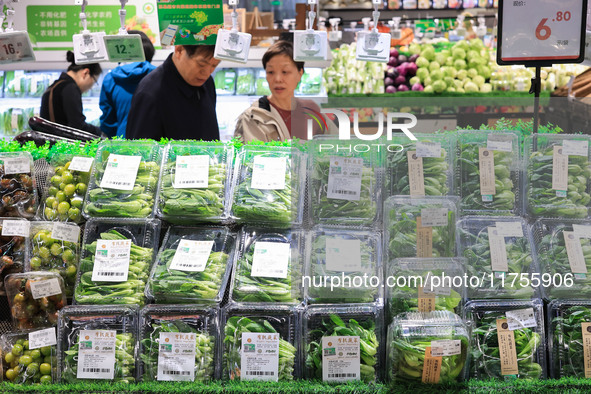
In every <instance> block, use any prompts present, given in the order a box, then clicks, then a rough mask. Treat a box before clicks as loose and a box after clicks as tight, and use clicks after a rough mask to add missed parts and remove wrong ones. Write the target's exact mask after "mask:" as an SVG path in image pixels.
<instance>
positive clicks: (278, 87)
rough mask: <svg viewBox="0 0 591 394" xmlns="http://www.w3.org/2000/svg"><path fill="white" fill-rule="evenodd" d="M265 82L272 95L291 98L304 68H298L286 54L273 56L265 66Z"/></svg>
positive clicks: (279, 97)
mask: <svg viewBox="0 0 591 394" xmlns="http://www.w3.org/2000/svg"><path fill="white" fill-rule="evenodd" d="M265 71H266V73H267V82H268V83H269V89H270V90H271V94H272V95H273V97H275V98H278V99H291V98H293V96H294V91H295V89H296V87H297V86H298V83H299V82H300V79H302V74H303V73H304V70H298V68H297V66H296V65H295V63H294V62H293V60H292V59H291V58H290V57H289V56H287V55H276V56H273V57H272V58H271V59H270V60H269V61H268V62H267V67H266V68H265Z"/></svg>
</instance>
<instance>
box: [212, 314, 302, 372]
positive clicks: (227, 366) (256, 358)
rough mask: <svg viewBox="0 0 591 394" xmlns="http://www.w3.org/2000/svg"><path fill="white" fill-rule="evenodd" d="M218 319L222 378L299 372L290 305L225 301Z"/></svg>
mask: <svg viewBox="0 0 591 394" xmlns="http://www.w3.org/2000/svg"><path fill="white" fill-rule="evenodd" d="M221 322H222V323H221V326H222V329H223V330H224V331H223V332H224V339H223V348H222V352H223V357H222V379H224V380H228V379H229V380H268V381H290V380H293V379H295V378H298V377H299V376H300V371H299V363H298V362H296V360H298V357H299V354H298V350H297V346H298V345H297V342H296V340H297V339H296V337H297V331H298V314H297V311H296V309H295V307H294V306H287V305H255V304H234V305H228V306H226V307H225V308H223V309H222V320H221ZM261 352H265V354H263V355H261Z"/></svg>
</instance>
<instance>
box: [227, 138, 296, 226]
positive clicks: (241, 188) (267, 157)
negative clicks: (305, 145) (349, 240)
mask: <svg viewBox="0 0 591 394" xmlns="http://www.w3.org/2000/svg"><path fill="white" fill-rule="evenodd" d="M235 163H236V166H235V168H234V179H233V182H232V183H233V187H232V195H233V204H232V216H233V217H234V218H235V219H236V221H238V222H240V223H248V224H266V225H270V226H273V227H275V228H278V227H290V226H295V225H298V224H300V223H301V222H302V213H303V196H304V184H305V168H306V161H305V156H304V155H303V154H302V153H301V152H300V151H299V150H298V149H297V148H295V147H294V148H288V147H277V146H261V145H245V146H243V147H242V148H241V150H240V151H239V152H238V155H237V157H236V161H235Z"/></svg>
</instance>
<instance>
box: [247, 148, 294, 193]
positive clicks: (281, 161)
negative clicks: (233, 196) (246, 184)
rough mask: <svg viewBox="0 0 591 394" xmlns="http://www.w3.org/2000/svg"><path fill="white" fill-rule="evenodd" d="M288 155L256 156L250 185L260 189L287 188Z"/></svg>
mask: <svg viewBox="0 0 591 394" xmlns="http://www.w3.org/2000/svg"><path fill="white" fill-rule="evenodd" d="M286 170H287V157H265V156H255V157H254V163H253V169H252V179H251V181H250V187H252V188H253V189H260V190H283V189H285V178H286V177H285V171H286Z"/></svg>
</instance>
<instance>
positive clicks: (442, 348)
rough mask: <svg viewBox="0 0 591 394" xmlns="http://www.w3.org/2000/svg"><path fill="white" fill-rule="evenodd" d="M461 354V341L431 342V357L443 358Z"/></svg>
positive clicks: (444, 340)
mask: <svg viewBox="0 0 591 394" xmlns="http://www.w3.org/2000/svg"><path fill="white" fill-rule="evenodd" d="M458 354H462V341H460V340H459V339H455V340H450V339H442V340H437V341H431V356H432V357H445V356H455V355H458Z"/></svg>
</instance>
